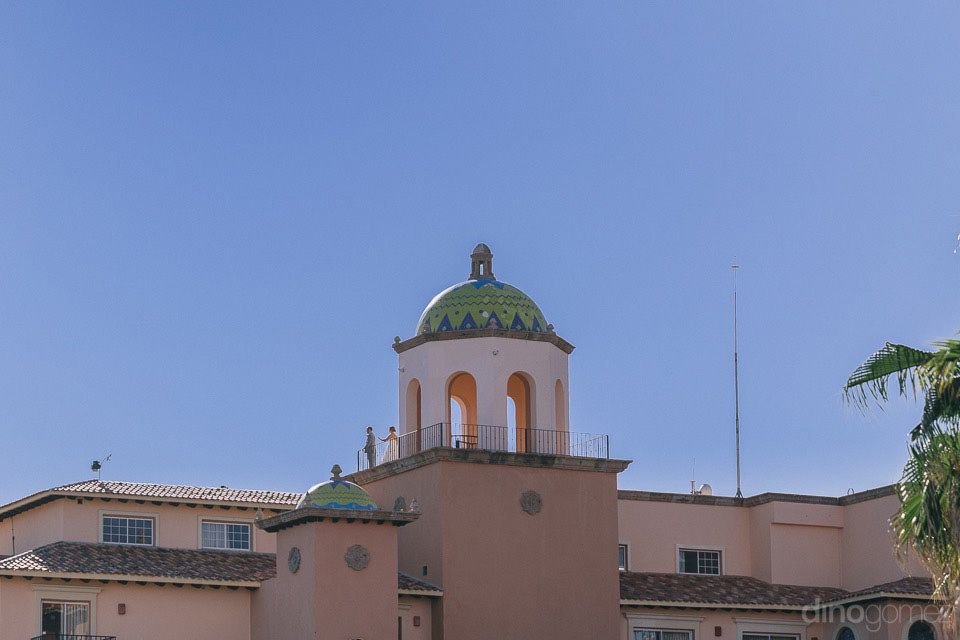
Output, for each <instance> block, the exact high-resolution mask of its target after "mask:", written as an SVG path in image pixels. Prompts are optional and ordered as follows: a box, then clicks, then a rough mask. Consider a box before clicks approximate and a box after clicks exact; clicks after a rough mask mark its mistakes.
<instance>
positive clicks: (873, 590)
mask: <svg viewBox="0 0 960 640" xmlns="http://www.w3.org/2000/svg"><path fill="white" fill-rule="evenodd" d="M877 593H895V594H900V595H916V596H931V595H933V580H931V579H930V578H901V579H900V580H895V581H893V582H884V583H883V584H877V585H874V586H872V587H867V588H866V589H861V590H860V591H852V592H850V593H848V594H846V597H848V598H857V597H861V596H869V595H873V594H877Z"/></svg>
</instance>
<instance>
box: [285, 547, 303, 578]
mask: <svg viewBox="0 0 960 640" xmlns="http://www.w3.org/2000/svg"><path fill="white" fill-rule="evenodd" d="M287 568H288V569H290V573H296V572H297V571H300V549H299V547H291V548H290V553H288V554H287Z"/></svg>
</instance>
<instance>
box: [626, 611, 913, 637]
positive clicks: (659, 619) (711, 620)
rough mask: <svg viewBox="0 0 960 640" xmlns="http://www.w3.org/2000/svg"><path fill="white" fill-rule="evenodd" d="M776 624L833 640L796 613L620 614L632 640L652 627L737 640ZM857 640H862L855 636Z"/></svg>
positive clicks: (698, 635) (785, 630)
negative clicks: (742, 634)
mask: <svg viewBox="0 0 960 640" xmlns="http://www.w3.org/2000/svg"><path fill="white" fill-rule="evenodd" d="M639 620H642V622H641V621H639ZM779 624H787V625H790V627H791V628H790V629H789V632H790V633H793V632H796V633H799V635H801V636H802V637H801V639H800V640H813V638H817V640H833V638H832V636H831V637H827V636H825V635H824V625H822V624H820V623H814V624H805V623H804V621H803V620H802V618H801V616H800V614H799V613H778V612H748V611H734V612H731V611H720V610H712V609H705V610H696V609H694V610H690V609H655V610H654V609H634V608H626V609H624V611H623V612H622V613H621V616H620V638H621V640H633V630H634V629H640V628H652V629H681V630H690V631H693V632H694V633H693V637H694V640H702V639H704V638H720V639H721V640H738V629H739V630H740V631H743V632H750V631H754V632H760V633H776V631H774V629H775V628H776V626H777V625H779ZM794 625H796V627H794ZM715 627H720V635H719V636H716V635H714V634H715ZM780 632H781V633H788V631H787V629H785V628H781V631H780ZM857 640H865V638H863V637H861V636H857ZM897 640H899V639H897Z"/></svg>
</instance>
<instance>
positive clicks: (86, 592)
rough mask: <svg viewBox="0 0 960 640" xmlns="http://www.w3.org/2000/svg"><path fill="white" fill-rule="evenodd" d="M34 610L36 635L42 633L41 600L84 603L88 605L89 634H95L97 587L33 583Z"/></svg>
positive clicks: (98, 591) (98, 590)
mask: <svg viewBox="0 0 960 640" xmlns="http://www.w3.org/2000/svg"><path fill="white" fill-rule="evenodd" d="M33 593H34V610H35V611H36V612H37V618H36V620H37V635H38V636H41V635H43V602H44V601H45V600H46V601H48V602H49V601H59V602H74V603H86V604H88V605H89V606H90V635H94V636H95V635H97V594H99V593H100V589H99V588H97V587H68V586H65V585H64V586H53V585H51V586H47V585H34V586H33Z"/></svg>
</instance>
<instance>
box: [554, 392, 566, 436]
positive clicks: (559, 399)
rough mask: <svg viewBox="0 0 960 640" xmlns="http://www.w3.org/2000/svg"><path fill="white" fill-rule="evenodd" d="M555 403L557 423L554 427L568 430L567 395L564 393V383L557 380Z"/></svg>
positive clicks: (558, 429)
mask: <svg viewBox="0 0 960 640" xmlns="http://www.w3.org/2000/svg"><path fill="white" fill-rule="evenodd" d="M553 403H554V410H553V413H554V416H555V423H554V425H553V428H554V429H556V430H557V431H566V430H567V396H566V395H565V394H564V393H563V383H562V382H560V381H559V380H557V382H556V384H554V385H553Z"/></svg>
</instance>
